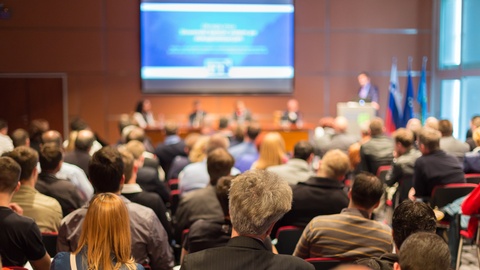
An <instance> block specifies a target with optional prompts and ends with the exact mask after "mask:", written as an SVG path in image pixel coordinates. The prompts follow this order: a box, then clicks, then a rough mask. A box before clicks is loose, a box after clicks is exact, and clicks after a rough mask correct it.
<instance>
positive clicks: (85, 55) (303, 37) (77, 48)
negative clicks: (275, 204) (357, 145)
mask: <svg viewBox="0 0 480 270" xmlns="http://www.w3.org/2000/svg"><path fill="white" fill-rule="evenodd" d="M432 1H433V0H389V1H385V0H361V1H359V0H297V1H296V5H295V8H296V20H295V33H296V36H295V42H296V43H295V48H296V49H295V68H296V77H295V91H294V93H293V95H291V96H265V95H263V96H191V95H182V96H172V95H142V94H141V90H140V79H139V62H140V60H139V44H138V42H139V30H138V21H139V17H138V16H139V15H138V13H139V12H138V10H139V8H138V1H125V0H123V1H119V0H85V1H52V0H46V1H15V0H4V1H2V2H3V3H4V4H5V5H6V6H7V7H9V8H10V9H11V11H12V18H11V19H9V20H0V52H1V54H2V56H1V60H0V73H24V72H25V73H37V72H38V73H50V72H55V73H57V72H60V73H66V74H67V77H68V105H69V106H68V116H69V118H70V117H73V116H80V117H82V118H84V119H85V120H86V121H87V122H89V123H90V124H91V126H92V127H93V129H94V130H96V131H98V132H99V134H100V135H102V136H103V137H105V138H106V139H107V140H109V141H110V142H114V141H115V140H116V139H117V137H118V131H117V127H116V126H117V122H116V120H117V118H118V115H119V114H120V113H125V112H131V111H133V109H134V106H135V103H136V101H137V100H139V99H141V98H149V99H150V100H151V101H152V103H153V106H154V110H155V113H156V114H164V115H165V117H166V118H173V119H175V120H178V121H186V116H185V114H186V113H188V112H189V111H190V109H191V103H192V101H193V100H194V99H200V100H201V101H202V103H203V106H204V107H205V108H206V109H207V111H209V112H212V113H216V114H219V115H222V114H229V113H230V112H231V110H232V107H233V102H234V101H235V100H237V99H242V100H244V101H245V103H246V104H247V106H248V107H249V108H250V109H251V110H252V111H253V112H254V113H256V114H257V115H258V117H259V118H260V119H261V121H263V122H269V121H271V120H270V119H271V118H272V117H273V114H272V112H273V111H274V110H280V109H283V108H284V107H285V103H286V101H287V100H288V99H289V98H291V97H295V98H297V99H298V100H299V101H300V104H301V110H302V111H303V113H304V115H305V118H306V121H307V122H311V123H316V122H317V121H318V118H320V117H321V116H325V115H335V114H336V103H337V102H340V101H347V100H349V99H351V98H353V97H354V96H355V95H356V91H357V89H358V85H357V82H356V75H357V73H358V72H360V71H362V70H366V71H369V72H370V73H371V75H372V80H373V82H374V83H375V84H377V85H378V86H379V88H380V105H381V113H380V114H381V115H384V112H385V109H386V106H387V98H388V94H387V93H388V92H387V90H388V89H387V87H388V81H389V71H390V65H391V59H392V57H393V56H396V57H398V66H399V70H405V69H406V65H407V56H413V58H414V63H413V69H414V70H419V69H420V66H421V57H422V56H424V55H426V56H430V55H431V47H432V46H431V41H432V26H431V25H432V14H433V8H432V6H433V3H432ZM406 29H409V30H410V32H408V31H406ZM414 84H415V85H416V84H417V80H416V79H415V80H414ZM400 86H401V88H402V89H403V88H404V86H405V79H404V78H400ZM0 88H1V86H0ZM0 91H1V89H0ZM0 96H1V92H0ZM45 98H48V97H45Z"/></svg>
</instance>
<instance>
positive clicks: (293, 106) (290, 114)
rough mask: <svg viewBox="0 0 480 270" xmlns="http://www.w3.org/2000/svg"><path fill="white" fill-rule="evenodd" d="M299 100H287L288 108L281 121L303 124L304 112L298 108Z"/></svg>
mask: <svg viewBox="0 0 480 270" xmlns="http://www.w3.org/2000/svg"><path fill="white" fill-rule="evenodd" d="M298 107H299V106H298V101H297V100H296V99H290V100H288V101H287V110H285V111H284V112H283V114H282V118H281V121H282V123H286V124H292V125H301V124H302V114H301V113H300V111H299V108H298Z"/></svg>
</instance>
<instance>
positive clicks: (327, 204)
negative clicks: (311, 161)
mask: <svg viewBox="0 0 480 270" xmlns="http://www.w3.org/2000/svg"><path fill="white" fill-rule="evenodd" d="M349 169H350V164H349V160H348V157H347V155H346V154H344V153H343V152H342V151H340V150H330V151H328V152H327V153H326V154H325V155H324V156H323V159H322V160H321V161H320V165H319V169H318V172H317V176H311V177H310V178H309V179H308V180H307V181H306V182H303V183H302V182H300V183H298V184H296V185H294V186H292V191H293V205H292V210H290V211H289V212H288V213H287V214H285V216H284V217H283V218H282V219H281V220H280V221H279V222H278V225H277V226H278V227H280V226H287V225H294V226H299V227H303V228H304V227H305V226H306V225H307V224H308V223H309V222H310V221H311V220H312V219H313V218H314V217H316V216H320V215H331V214H338V213H340V212H341V211H342V209H344V208H346V207H347V206H348V196H347V192H346V191H345V190H344V185H343V184H342V181H343V179H344V178H345V174H346V173H347V172H348V170H349ZM279 175H280V174H279Z"/></svg>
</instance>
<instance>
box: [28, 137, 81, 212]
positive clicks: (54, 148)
mask: <svg viewBox="0 0 480 270" xmlns="http://www.w3.org/2000/svg"><path fill="white" fill-rule="evenodd" d="M39 161H40V167H41V168H42V172H41V173H40V174H39V175H38V181H37V183H36V184H35V188H36V189H37V190H38V191H40V193H42V194H45V195H47V196H50V197H53V198H55V199H56V200H57V201H58V202H59V203H60V206H61V207H62V213H63V215H64V216H66V215H68V214H69V213H70V212H72V211H74V210H75V209H78V208H80V207H81V206H82V205H83V204H84V203H85V202H86V200H84V199H83V198H82V195H81V194H80V192H79V191H78V189H77V187H76V186H75V185H74V184H72V183H71V182H70V181H67V180H64V179H60V178H58V177H57V176H55V174H56V173H57V172H58V171H59V170H60V167H61V166H62V162H63V153H62V150H61V149H60V147H59V146H58V145H57V144H55V143H45V144H43V145H42V146H41V148H40V155H39Z"/></svg>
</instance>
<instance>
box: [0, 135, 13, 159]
mask: <svg viewBox="0 0 480 270" xmlns="http://www.w3.org/2000/svg"><path fill="white" fill-rule="evenodd" d="M12 150H13V142H12V139H10V137H8V136H7V135H3V134H0V155H1V154H3V153H5V152H9V151H12Z"/></svg>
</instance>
